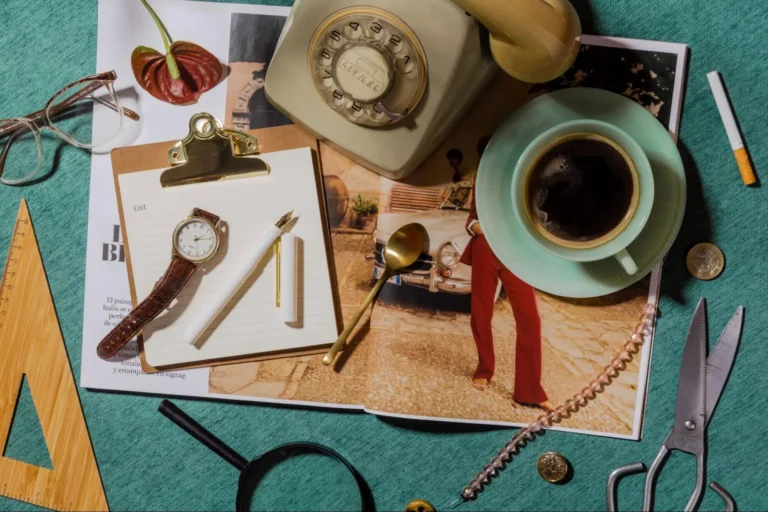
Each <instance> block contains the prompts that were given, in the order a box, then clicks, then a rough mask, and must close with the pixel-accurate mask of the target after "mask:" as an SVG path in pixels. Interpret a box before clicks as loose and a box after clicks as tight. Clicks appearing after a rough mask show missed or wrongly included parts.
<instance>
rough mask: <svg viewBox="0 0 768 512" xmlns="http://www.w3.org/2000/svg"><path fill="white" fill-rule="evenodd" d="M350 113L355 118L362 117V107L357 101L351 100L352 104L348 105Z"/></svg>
mask: <svg viewBox="0 0 768 512" xmlns="http://www.w3.org/2000/svg"><path fill="white" fill-rule="evenodd" d="M350 114H351V115H352V117H354V118H357V119H359V118H361V117H363V107H362V105H360V104H359V103H357V102H355V101H353V102H352V105H351V107H350Z"/></svg>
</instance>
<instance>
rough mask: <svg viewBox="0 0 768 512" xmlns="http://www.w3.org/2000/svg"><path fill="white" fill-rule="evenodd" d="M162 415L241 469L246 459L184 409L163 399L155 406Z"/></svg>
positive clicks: (243, 467)
mask: <svg viewBox="0 0 768 512" xmlns="http://www.w3.org/2000/svg"><path fill="white" fill-rule="evenodd" d="M157 410H158V411H160V412H161V413H162V415H163V416H165V417H166V418H168V419H169V420H171V421H172V422H174V423H175V424H176V425H178V426H179V427H180V428H181V429H182V430H184V431H185V432H186V433H187V434H189V435H191V436H192V437H194V438H195V439H197V440H198V441H200V442H201V443H203V444H204V445H205V446H207V447H208V449H209V450H211V451H212V452H214V453H215V454H216V455H218V456H219V457H221V458H222V459H224V460H225V461H227V462H229V463H230V464H232V465H233V466H235V467H236V468H237V469H238V471H243V469H245V466H247V465H248V461H247V460H246V459H245V458H244V457H243V456H242V455H240V454H239V453H237V452H236V451H235V450H233V449H232V448H230V447H229V446H227V445H226V444H225V443H224V441H222V440H221V439H219V438H218V437H216V436H215V435H213V434H211V433H210V432H209V431H208V430H206V429H205V427H203V426H202V425H200V424H199V423H198V422H196V421H195V420H193V419H192V418H190V417H189V416H188V415H187V414H186V413H185V412H184V411H182V410H181V409H179V408H178V407H176V406H175V405H174V404H173V403H172V402H170V401H168V400H163V402H162V403H161V404H160V406H159V407H158V408H157Z"/></svg>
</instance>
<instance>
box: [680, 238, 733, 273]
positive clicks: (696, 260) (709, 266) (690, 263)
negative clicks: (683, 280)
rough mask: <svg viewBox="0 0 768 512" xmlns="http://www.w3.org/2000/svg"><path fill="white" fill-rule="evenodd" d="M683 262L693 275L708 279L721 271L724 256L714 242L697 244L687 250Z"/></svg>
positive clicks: (723, 265)
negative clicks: (686, 255)
mask: <svg viewBox="0 0 768 512" xmlns="http://www.w3.org/2000/svg"><path fill="white" fill-rule="evenodd" d="M685 264H686V266H687V267H688V272H690V273H691V275H692V276H693V277H695V278H697V279H701V280H702V281H709V280H711V279H714V278H716V277H717V276H719V275H720V274H722V273H723V269H724V268H725V256H724V255H723V251H721V250H720V248H718V247H717V246H716V245H714V244H710V243H703V244H697V245H694V246H693V249H691V250H690V251H688V257H687V258H686V260H685Z"/></svg>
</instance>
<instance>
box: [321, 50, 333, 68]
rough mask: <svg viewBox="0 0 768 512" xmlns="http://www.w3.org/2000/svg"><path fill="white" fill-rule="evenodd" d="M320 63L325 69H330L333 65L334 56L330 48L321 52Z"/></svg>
mask: <svg viewBox="0 0 768 512" xmlns="http://www.w3.org/2000/svg"><path fill="white" fill-rule="evenodd" d="M320 63H321V65H323V66H325V67H330V65H331V64H332V63H333V54H332V53H331V52H330V51H328V48H323V49H322V50H320Z"/></svg>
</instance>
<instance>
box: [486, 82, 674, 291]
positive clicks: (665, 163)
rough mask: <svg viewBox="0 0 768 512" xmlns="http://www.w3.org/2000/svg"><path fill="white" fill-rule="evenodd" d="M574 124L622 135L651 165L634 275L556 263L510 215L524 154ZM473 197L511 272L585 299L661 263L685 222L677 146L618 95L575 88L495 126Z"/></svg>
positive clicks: (611, 266)
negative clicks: (601, 126)
mask: <svg viewBox="0 0 768 512" xmlns="http://www.w3.org/2000/svg"><path fill="white" fill-rule="evenodd" d="M579 119H596V120H598V121H603V122H606V123H609V124H613V125H615V126H616V127H618V128H620V129H622V130H624V131H625V132H626V133H627V134H629V136H631V137H632V138H633V139H634V140H635V141H636V142H637V143H638V144H639V145H640V147H641V148H642V149H643V150H644V151H645V154H646V156H647V157H648V160H649V162H650V163H651V168H652V169H653V178H654V189H655V190H654V201H653V203H654V204H653V210H652V211H651V214H650V217H649V218H648V222H647V223H646V226H645V228H644V229H643V231H642V232H641V233H640V235H639V236H638V237H637V239H635V241H634V242H633V243H632V244H631V245H630V246H629V247H628V248H627V250H628V251H629V253H630V254H631V255H632V257H633V258H634V260H635V262H636V263H637V267H638V272H637V274H634V275H628V274H627V273H626V272H625V271H624V270H623V269H622V268H621V266H620V265H619V263H618V262H617V261H616V260H615V259H614V258H607V259H604V260H600V261H594V262H588V263H579V262H574V261H569V260H565V259H562V258H559V257H557V256H554V255H553V254H551V253H550V252H548V251H546V250H545V249H543V248H542V247H541V246H540V245H539V244H537V243H536V242H535V241H534V240H533V239H532V238H531V236H530V234H528V233H527V232H526V230H525V229H524V227H523V226H522V225H521V224H520V222H519V220H518V216H517V215H515V211H514V206H513V204H512V193H511V191H512V175H513V174H514V169H515V166H516V165H517V162H518V160H519V159H520V157H521V156H522V154H523V152H524V151H525V149H526V147H528V145H529V144H530V143H531V142H532V141H533V140H534V139H535V138H536V137H537V136H538V135H539V134H541V133H543V132H544V131H546V130H549V129H550V128H552V127H554V126H556V125H558V124H560V123H563V122H566V121H574V120H579ZM475 194H476V200H477V213H478V216H479V217H480V224H481V225H482V227H483V232H484V233H485V237H486V238H487V240H488V243H489V245H490V246H491V248H492V249H493V252H494V253H495V254H496V256H498V258H499V259H500V260H501V261H502V262H503V263H504V265H505V266H506V267H507V268H508V269H509V270H510V271H511V272H512V273H514V274H515V275H517V276H518V277H519V278H520V279H522V280H523V281H525V282H527V283H529V284H530V285H532V286H533V287H534V288H537V289H539V290H542V291H544V292H547V293H551V294H554V295H560V296H563V297H574V298H585V297H599V296H602V295H607V294H609V293H613V292H616V291H618V290H621V289H623V288H626V287H627V286H629V285H631V284H633V283H635V282H636V281H638V280H640V279H641V278H642V277H644V276H646V275H647V274H648V273H649V272H650V271H651V270H653V268H654V267H655V266H656V265H657V264H658V263H659V262H660V261H661V260H662V259H663V258H664V255H665V254H666V253H667V251H669V248H670V247H671V246H672V243H673V242H674V240H675V237H676V236H677V233H678V231H679V230H680V224H681V223H682V221H683V214H684V212H685V200H686V186H685V172H684V169H683V162H682V160H681V158H680V153H679V152H678V151H677V146H676V145H675V143H674V142H673V140H672V137H671V136H670V134H669V132H668V131H667V130H666V128H664V126H663V125H662V124H661V123H659V122H658V121H657V120H656V118H654V117H653V116H652V115H651V114H650V113H648V112H647V111H646V110H645V109H644V108H643V107H641V106H640V105H638V104H637V103H635V102H634V101H632V100H630V99H627V98H625V97H624V96H621V95H618V94H614V93H612V92H607V91H603V90H601V89H591V88H575V89H565V90H561V91H557V92H553V93H550V94H546V95H544V96H540V97H538V98H536V99H534V100H531V101H530V102H529V103H526V104H525V105H523V106H522V107H521V108H520V109H518V110H517V111H516V112H515V113H514V114H513V115H512V116H510V118H509V119H507V120H506V121H505V122H504V124H502V125H501V127H500V128H499V129H498V130H497V131H496V133H495V134H494V135H493V138H492V139H491V142H490V143H489V145H488V147H487V149H486V150H485V153H484V154H483V158H482V160H481V161H480V167H479V170H478V173H477V184H476V190H475Z"/></svg>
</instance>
